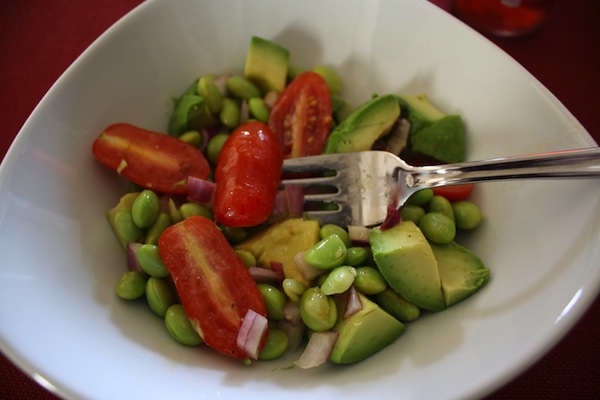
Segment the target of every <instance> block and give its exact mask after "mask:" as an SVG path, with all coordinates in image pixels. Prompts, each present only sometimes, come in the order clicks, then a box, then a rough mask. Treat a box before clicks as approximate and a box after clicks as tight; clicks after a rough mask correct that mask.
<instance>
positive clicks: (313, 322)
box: [298, 287, 338, 332]
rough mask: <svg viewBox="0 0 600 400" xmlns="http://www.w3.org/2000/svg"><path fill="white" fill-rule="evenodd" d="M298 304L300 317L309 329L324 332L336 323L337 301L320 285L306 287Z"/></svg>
mask: <svg viewBox="0 0 600 400" xmlns="http://www.w3.org/2000/svg"><path fill="white" fill-rule="evenodd" d="M298 305H299V307H300V318H302V321H303V322H304V324H305V325H306V326H307V327H308V328H309V329H312V330H313V331H316V332H322V331H327V330H329V329H331V328H332V327H333V325H335V322H336V320H337V315H338V312H337V307H336V305H335V302H334V301H333V299H332V298H330V297H329V296H326V295H325V294H324V293H323V292H322V291H321V289H319V288H318V287H311V288H308V289H306V291H305V292H304V293H303V294H302V297H301V298H300V302H299V304H298Z"/></svg>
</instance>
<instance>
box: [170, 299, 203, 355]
mask: <svg viewBox="0 0 600 400" xmlns="http://www.w3.org/2000/svg"><path fill="white" fill-rule="evenodd" d="M165 326H166V327H167V330H168V331H169V333H170V334H171V336H172V337H173V339H175V340H176V341H177V342H179V343H181V344H183V345H185V346H198V345H200V344H202V338H201V337H200V335H198V333H197V332H196V330H195V329H194V327H193V326H192V323H191V322H190V319H189V317H188V315H187V313H186V312H185V310H184V308H183V306H182V305H181V304H173V305H172V306H171V307H169V308H168V309H167V312H166V313H165Z"/></svg>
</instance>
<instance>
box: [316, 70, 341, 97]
mask: <svg viewBox="0 0 600 400" xmlns="http://www.w3.org/2000/svg"><path fill="white" fill-rule="evenodd" d="M313 72H316V73H317V74H319V75H321V76H322V77H323V79H324V80H325V82H326V83H327V88H328V89H329V93H331V94H338V93H339V92H340V91H341V90H342V80H341V79H340V76H339V74H338V73H337V71H335V70H334V69H333V68H331V67H328V66H326V65H319V66H318V67H314V68H313Z"/></svg>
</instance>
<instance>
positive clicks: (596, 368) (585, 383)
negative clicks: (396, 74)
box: [0, 0, 600, 399]
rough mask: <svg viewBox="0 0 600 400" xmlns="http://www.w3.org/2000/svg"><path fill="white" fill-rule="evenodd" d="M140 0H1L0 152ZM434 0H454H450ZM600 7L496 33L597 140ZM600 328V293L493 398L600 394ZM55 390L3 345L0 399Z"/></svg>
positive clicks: (593, 4) (563, 9)
mask: <svg viewBox="0 0 600 400" xmlns="http://www.w3.org/2000/svg"><path fill="white" fill-rule="evenodd" d="M140 2H141V1H140V0H94V1H92V0H78V1H70V0H53V1H46V0H22V1H7V2H2V4H1V5H0V32H1V33H0V82H1V85H0V88H1V90H0V104H1V105H2V107H1V109H0V132H1V133H0V156H1V157H4V155H5V153H6V151H7V150H8V147H9V146H10V143H11V142H12V141H13V139H14V137H15V135H16V134H17V132H18V131H19V129H20V128H21V126H22V125H23V123H24V122H25V120H26V118H27V117H28V115H29V114H30V113H31V112H32V111H33V109H34V107H35V106H36V105H37V103H38V102H39V101H40V99H41V98H42V96H43V95H44V94H45V93H46V91H47V90H48V89H49V88H50V86H51V85H52V84H53V83H54V81H55V80H56V79H57V78H58V77H59V76H60V75H61V74H62V73H63V72H64V71H65V69H66V68H67V67H68V66H69V65H70V64H71V63H72V62H73V61H75V59H76V58H77V57H78V56H79V54H81V53H82V52H83V51H84V50H85V49H86V48H87V47H88V46H89V45H90V44H91V43H92V42H93V41H94V40H95V39H96V38H97V37H98V36H99V35H100V34H101V33H102V32H104V31H105V30H106V29H107V28H109V27H110V26H111V25H112V24H113V23H114V22H116V21H117V20H118V19H119V18H120V17H121V16H123V15H124V14H125V13H127V12H128V11H129V10H131V9H132V8H133V7H135V6H136V5H137V4H139V3H140ZM433 2H434V3H436V4H437V5H439V6H440V7H442V8H445V9H447V10H449V9H450V4H451V1H448V0H434V1H433ZM599 17H600V2H599V1H597V0H556V1H555V6H554V9H553V12H552V14H551V16H550V19H549V20H548V21H547V23H546V25H545V26H544V27H543V29H541V30H540V31H539V32H536V33H535V34H532V35H530V36H526V37H522V38H518V39H496V38H491V39H492V40H493V41H494V42H495V43H496V44H497V45H499V46H500V47H501V48H502V49H504V50H505V51H506V52H507V53H508V54H510V55H511V56H512V57H513V58H515V59H516V60H517V61H518V62H520V63H521V64H522V65H523V66H524V67H525V68H527V69H528V70H529V71H530V72H531V73H532V74H533V75H534V76H536V77H537V78H538V79H539V80H540V81H541V82H542V83H543V84H544V85H545V86H546V87H548V89H550V90H551V91H552V92H553V93H554V94H555V95H556V96H557V97H558V98H559V99H560V100H561V101H562V102H563V104H565V106H566V107H567V108H568V109H569V110H570V111H571V112H572V113H573V114H574V115H575V117H576V118H577V119H578V120H579V121H580V122H581V123H582V124H583V126H584V127H585V128H586V129H587V130H588V131H589V132H590V133H591V135H592V136H593V137H594V138H595V140H596V142H600V120H599V118H598V117H599V114H598V108H599V106H600V102H599V101H598V98H599V95H600V19H599ZM599 267H600V266H599ZM16 300H18V299H16ZM40 334H43V330H41V331H40ZM598 338H600V300H598V299H597V300H596V302H595V303H594V304H593V305H592V306H591V307H590V309H589V310H588V311H587V313H586V314H585V315H584V316H583V318H582V319H581V320H580V321H579V322H578V323H577V324H576V325H575V327H574V328H573V329H572V330H571V331H570V332H569V333H568V334H567V335H566V336H565V337H564V338H563V339H562V340H561V341H560V342H559V343H558V344H557V345H556V346H555V347H554V348H553V349H552V350H551V351H550V352H549V353H547V354H546V355H545V356H543V357H542V358H541V359H540V360H533V361H535V363H534V364H533V365H532V366H531V367H530V368H529V369H527V370H526V371H524V372H523V373H522V374H521V375H519V376H518V377H516V378H515V379H514V380H513V381H512V382H510V383H508V384H507V385H506V386H504V387H502V388H500V389H499V390H497V391H496V392H495V393H493V394H491V395H490V396H489V397H488V398H489V399H538V398H543V399H567V398H569V399H592V398H593V399H597V398H600V342H599V341H598ZM433 379H434V378H433V377H432V381H433ZM55 398H56V397H55V396H54V395H52V394H50V393H49V392H47V391H46V390H45V389H43V388H42V387H41V386H38V384H37V383H35V382H34V381H33V380H31V379H30V378H29V377H28V376H26V375H25V374H23V373H22V372H21V371H20V370H19V369H18V368H17V367H16V366H14V365H13V364H12V363H11V362H10V361H9V360H8V359H6V358H5V357H4V356H1V355H0V399H55Z"/></svg>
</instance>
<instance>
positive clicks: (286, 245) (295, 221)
mask: <svg viewBox="0 0 600 400" xmlns="http://www.w3.org/2000/svg"><path fill="white" fill-rule="evenodd" d="M319 229H320V227H319V222H318V221H315V220H304V219H302V218H290V219H287V220H285V221H282V222H279V223H277V224H274V225H272V226H270V227H269V228H267V229H266V230H264V231H262V232H259V233H257V234H255V235H253V236H252V237H250V238H249V239H248V240H246V241H244V242H242V243H240V244H239V245H237V246H235V248H236V249H244V250H247V251H249V252H250V253H252V254H253V255H254V257H256V261H257V263H258V265H259V266H261V267H263V268H268V269H271V263H272V262H278V263H281V264H282V265H283V273H284V274H285V277H286V278H293V279H296V280H297V281H299V282H301V283H302V284H303V285H305V286H308V284H309V283H310V282H309V281H308V280H307V279H306V278H305V277H304V276H303V275H302V272H301V271H300V269H299V268H298V266H297V265H296V262H295V261H294V256H295V255H296V254H297V253H299V252H301V251H306V250H307V249H309V248H311V247H312V246H314V245H315V244H316V243H317V242H318V241H319V240H320V239H321V236H320V233H319Z"/></svg>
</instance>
